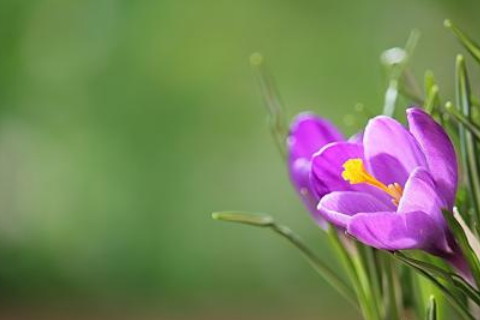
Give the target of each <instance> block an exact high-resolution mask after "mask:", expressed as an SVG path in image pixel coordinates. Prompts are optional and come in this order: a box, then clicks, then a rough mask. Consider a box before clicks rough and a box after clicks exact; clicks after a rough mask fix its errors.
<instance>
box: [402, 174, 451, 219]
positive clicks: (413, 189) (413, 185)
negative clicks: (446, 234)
mask: <svg viewBox="0 0 480 320" xmlns="http://www.w3.org/2000/svg"><path fill="white" fill-rule="evenodd" d="M437 191H438V188H437V186H436V185H435V181H434V180H433V178H432V176H431V175H430V173H429V172H428V171H427V170H426V169H425V168H422V167H418V168H416V169H415V170H414V171H413V172H412V174H411V175H410V177H409V178H408V180H407V183H406V184H405V188H404V191H403V196H402V198H401V199H400V203H399V205H398V210H397V211H398V212H399V213H402V212H412V211H421V212H424V213H426V214H428V215H429V216H430V217H432V218H433V219H434V220H435V221H436V223H437V225H438V226H439V227H440V228H445V227H446V226H445V221H444V218H443V215H442V211H441V210H442V209H443V208H444V207H446V204H445V203H442V199H441V198H440V197H439V195H438V192H437Z"/></svg>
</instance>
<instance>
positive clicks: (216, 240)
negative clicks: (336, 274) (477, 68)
mask: <svg viewBox="0 0 480 320" xmlns="http://www.w3.org/2000/svg"><path fill="white" fill-rule="evenodd" d="M479 8H480V5H479V4H478V2H474V1H424V2H417V1H413V0H407V1H402V2H389V1H380V0H375V1H368V2H367V1H357V2H346V1H343V2H342V1H339V2H330V1H296V2H295V1H289V0H281V1H273V0H264V1H253V0H245V1H213V0H206V1H193V0H187V1H173V0H162V1H153V0H145V1H115V0H96V1H93V0H85V1H73V0H70V1H65V0H63V1H62V0H32V1H15V0H2V1H1V2H0V48H1V50H0V261H2V262H1V263H0V294H2V296H3V299H7V301H9V300H15V299H20V301H22V299H28V300H29V301H38V300H42V299H60V298H62V299H68V297H73V299H85V300H86V301H90V300H89V299H91V300H92V301H129V302H130V303H134V304H135V303H140V304H142V303H144V302H145V301H147V303H150V304H153V305H156V306H158V307H160V308H163V309H165V310H170V311H171V312H174V313H175V312H180V311H179V310H181V312H187V313H188V312H189V311H191V312H197V310H204V309H211V308H218V306H219V305H221V306H222V308H225V309H226V310H237V311H238V309H241V308H242V307H241V306H242V305H253V306H256V308H257V309H256V310H261V309H262V308H265V309H266V310H272V311H274V310H275V308H276V307H277V309H278V308H279V310H282V308H283V309H286V310H288V309H289V308H290V309H292V308H298V309H301V308H305V306H306V305H310V306H309V307H308V308H307V309H308V310H310V309H313V310H312V312H320V311H322V312H326V313H328V312H330V313H334V314H337V313H338V314H341V312H344V313H345V314H346V315H349V314H350V313H349V312H348V310H340V311H339V310H337V309H338V305H341V304H343V302H342V301H341V300H339V299H340V298H339V296H338V295H337V294H336V293H333V291H332V290H331V289H330V288H329V287H327V285H326V283H325V282H323V280H319V279H318V278H317V277H316V275H315V274H314V273H313V272H312V271H311V270H310V269H309V268H308V266H307V265H306V264H305V263H304V262H303V261H302V260H301V258H300V256H299V255H298V254H297V253H296V252H294V251H293V249H291V248H290V247H288V246H287V245H285V244H284V243H282V242H281V241H279V239H277V238H275V237H274V236H272V235H270V234H265V233H263V232H261V231H259V230H251V229H248V228H243V227H241V226H231V225H226V224H220V223H218V222H214V221H212V220H211V219H210V212H212V211H217V210H228V209H240V210H251V211H257V212H258V211H260V212H269V213H272V214H274V215H275V216H277V218H278V219H279V220H280V221H282V222H284V223H286V224H288V225H290V226H292V227H294V228H295V229H296V230H297V231H299V232H300V233H302V234H303V235H304V236H305V238H306V239H307V241H309V242H310V243H312V244H315V245H316V247H317V249H318V251H319V252H321V253H324V255H325V257H326V258H327V259H328V258H329V257H330V256H329V252H328V248H326V246H325V243H324V237H323V235H322V233H321V232H320V231H319V230H317V228H316V227H315V226H314V225H313V223H312V222H311V220H310V218H309V217H308V214H306V213H305V212H304V210H303V208H302V207H301V205H300V203H299V201H298V200H297V198H296V196H295V195H294V193H293V191H292V190H291V187H290V186H289V182H288V179H287V176H286V174H285V169H284V166H283V163H282V161H281V159H280V158H279V157H278V155H277V153H276V149H275V147H274V145H273V143H272V141H271V140H270V137H269V133H268V129H267V128H266V125H265V115H264V110H263V109H262V105H261V98H260V96H259V94H258V90H257V88H256V87H255V82H254V81H253V77H252V74H251V70H250V69H249V66H248V56H249V54H250V53H252V52H255V51H259V52H262V53H263V54H264V56H265V57H266V58H267V60H268V64H269V67H270V69H271V70H272V71H273V73H274V75H275V77H276V80H277V83H278V87H279V90H280V92H281V93H282V95H283V98H284V101H285V102H286V103H287V105H288V109H289V115H290V116H291V115H293V114H294V113H295V112H298V111H301V110H307V109H313V110H315V111H317V112H318V113H320V114H321V115H323V116H325V117H328V118H331V119H332V120H333V121H334V122H335V123H336V124H338V125H339V126H342V127H343V128H344V129H345V130H346V132H347V133H349V134H350V133H353V132H355V130H357V129H358V128H359V127H360V126H361V125H363V124H364V122H365V121H366V118H363V117H361V116H359V115H356V114H353V113H352V112H353V106H354V105H355V103H357V102H362V103H364V104H365V106H366V107H367V108H368V109H369V110H371V111H372V112H379V111H380V110H381V106H382V99H383V89H384V86H385V83H384V81H383V80H384V79H383V78H382V69H381V67H380V63H379V55H380V53H381V52H382V51H383V50H385V49H387V48H389V47H392V46H399V45H403V43H404V42H405V40H406V37H407V36H408V34H409V32H410V30H411V29H412V28H418V29H420V30H421V32H422V34H423V37H422V38H421V40H420V43H419V45H418V48H417V51H416V55H415V57H414V62H413V67H414V70H415V73H416V74H417V76H419V77H421V76H422V72H423V70H424V69H425V68H431V69H433V70H435V73H436V75H437V77H438V78H439V79H440V86H441V87H442V90H443V91H444V92H445V91H446V92H451V91H452V86H451V83H450V82H451V78H452V75H453V57H454V54H455V53H456V52H458V50H459V47H458V45H457V44H456V43H455V40H454V39H453V38H452V37H451V35H450V34H449V33H448V32H447V31H445V30H444V29H443V26H442V21H443V19H444V18H445V17H450V18H452V19H453V20H454V21H458V22H459V24H461V26H462V27H463V28H464V29H465V30H467V31H468V30H473V31H474V30H477V29H478V27H479V26H480V25H479V22H477V21H478V19H475V18H476V16H475V15H474V14H475V12H478V9H479ZM475 10H477V11H475ZM473 36H476V35H475V33H473ZM477 38H478V37H477ZM346 114H353V116H352V115H350V118H347V120H348V119H350V120H349V121H347V122H349V123H350V124H351V126H346V125H345V123H344V120H345V115H346ZM79 297H80V298H79ZM82 301H83V300H82Z"/></svg>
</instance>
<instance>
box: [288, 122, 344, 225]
mask: <svg viewBox="0 0 480 320" xmlns="http://www.w3.org/2000/svg"><path fill="white" fill-rule="evenodd" d="M337 140H343V136H342V134H341V133H340V132H339V131H338V130H337V129H336V128H335V127H334V126H333V125H332V124H331V123H330V122H329V121H327V120H324V119H321V118H319V117H317V116H315V115H313V114H311V113H302V114H300V115H298V116H297V117H296V118H295V119H294V121H293V123H292V126H291V128H290V133H289V137H288V139H287V148H288V169H289V173H290V178H291V180H292V182H293V184H294V186H295V189H296V190H297V192H298V194H299V195H300V197H301V198H302V200H303V202H304V203H305V206H306V207H307V208H308V209H309V211H310V212H311V213H312V214H313V215H314V218H315V219H316V220H317V222H318V223H319V224H322V221H321V220H322V218H321V217H319V215H318V213H317V210H316V206H317V203H318V200H319V198H317V197H316V196H315V195H314V194H313V192H312V190H311V186H310V168H311V157H312V155H313V154H314V153H315V152H317V151H318V150H320V148H321V147H323V146H324V145H325V144H327V143H329V142H332V141H337ZM316 186H317V188H319V189H320V183H318V184H317V185H316ZM325 190H327V188H326V187H325Z"/></svg>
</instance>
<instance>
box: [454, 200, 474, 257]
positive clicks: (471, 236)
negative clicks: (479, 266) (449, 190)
mask: <svg viewBox="0 0 480 320" xmlns="http://www.w3.org/2000/svg"><path fill="white" fill-rule="evenodd" d="M453 217H454V218H455V220H457V222H458V224H459V225H460V227H462V230H463V232H464V233H465V236H466V237H467V241H468V244H469V245H470V247H471V248H472V250H473V252H474V253H475V255H476V256H477V259H479V260H480V241H478V239H477V237H475V235H474V234H473V231H472V230H471V229H470V227H469V226H468V225H467V223H466V222H465V220H463V217H462V215H461V214H460V211H458V208H457V207H453Z"/></svg>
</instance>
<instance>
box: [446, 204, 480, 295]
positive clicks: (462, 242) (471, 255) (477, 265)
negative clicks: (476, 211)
mask: <svg viewBox="0 0 480 320" xmlns="http://www.w3.org/2000/svg"><path fill="white" fill-rule="evenodd" d="M442 212H443V216H444V217H445V220H446V221H447V224H448V226H449V228H450V231H451V232H452V234H453V236H454V238H455V240H456V241H457V243H458V245H459V247H460V249H461V250H462V253H463V256H464V257H465V259H466V260H467V263H468V266H469V267H470V271H471V272H472V276H473V279H474V280H475V283H476V284H477V286H478V285H479V284H480V261H479V258H478V257H477V255H476V253H475V252H474V251H473V249H472V247H471V246H470V243H469V242H468V238H467V236H466V235H465V232H464V230H463V228H462V226H461V225H460V223H458V221H457V220H456V219H455V216H454V215H453V214H452V212H450V211H448V210H443V211H442Z"/></svg>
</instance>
